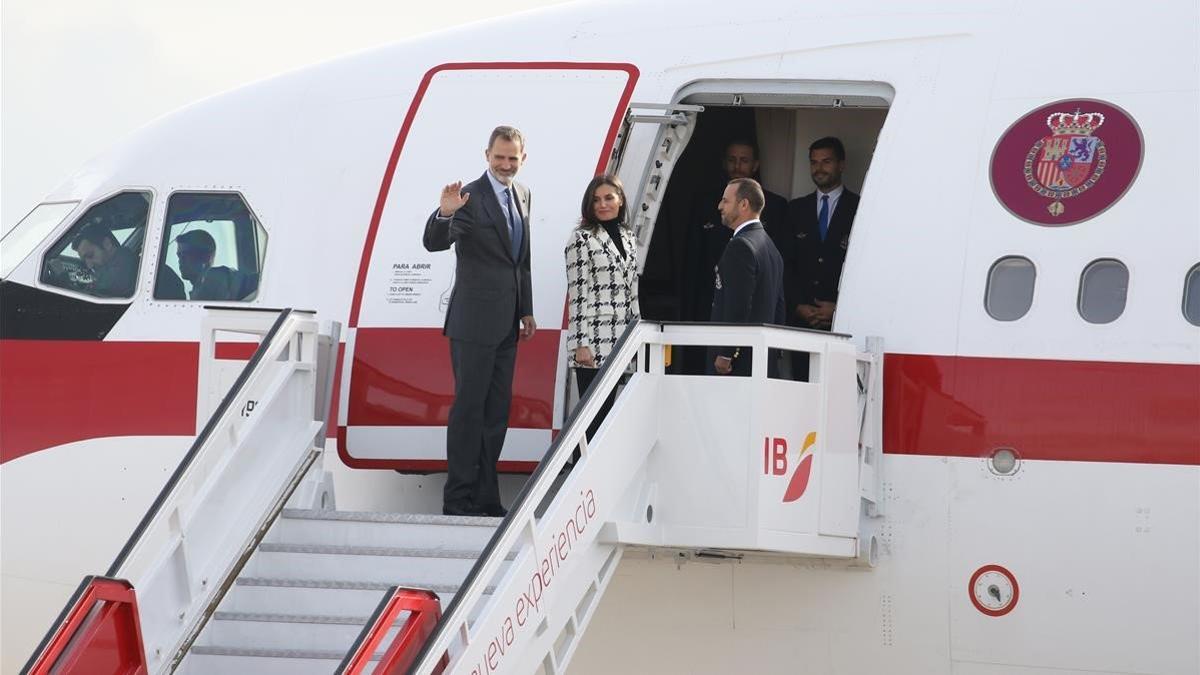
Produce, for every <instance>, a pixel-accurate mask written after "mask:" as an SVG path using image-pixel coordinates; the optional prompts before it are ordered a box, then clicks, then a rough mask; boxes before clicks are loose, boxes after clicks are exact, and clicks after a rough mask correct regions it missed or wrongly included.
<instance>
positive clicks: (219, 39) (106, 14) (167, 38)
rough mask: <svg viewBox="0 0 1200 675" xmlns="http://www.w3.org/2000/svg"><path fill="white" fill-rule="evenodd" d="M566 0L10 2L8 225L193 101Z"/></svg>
mask: <svg viewBox="0 0 1200 675" xmlns="http://www.w3.org/2000/svg"><path fill="white" fill-rule="evenodd" d="M564 1H565V0H506V2H503V3H497V2H494V1H493V2H485V1H484V0H454V2H453V3H449V2H412V1H408V2H406V1H405V0H343V2H340V3H332V2H328V1H320V2H318V1H317V0H207V1H206V2H181V1H179V0H100V1H99V2H97V1H94V0H93V1H88V0H3V2H2V3H0V228H2V229H3V230H4V231H7V230H8V228H10V227H12V226H13V225H15V224H16V222H17V221H18V220H20V218H21V217H22V216H24V215H25V213H27V212H28V211H29V209H31V208H32V207H33V206H34V205H35V204H37V203H38V202H39V201H40V200H41V199H42V197H44V196H45V195H46V194H47V193H48V192H49V191H50V190H52V189H53V188H54V187H55V186H57V185H58V184H59V183H60V182H62V181H63V180H64V179H66V178H67V176H69V175H70V174H71V173H72V172H73V171H74V170H75V169H76V168H77V167H78V166H79V165H80V164H82V163H83V162H84V161H86V160H87V159H88V158H90V157H92V156H93V155H96V154H98V153H100V152H102V151H103V150H105V149H106V148H108V147H110V146H112V145H113V144H114V143H116V142H118V141H120V140H121V139H122V138H123V137H124V136H126V135H127V134H129V133H130V132H132V131H134V130H136V129H137V128H138V127H140V126H142V125H144V124H146V123H147V122H149V121H151V120H153V119H155V118H156V117H159V116H161V115H163V114H165V113H168V112H170V111H172V110H175V109H176V108H179V107H182V106H184V105H186V104H188V103H190V102H192V101H195V100H197V99H200V98H204V97H206V96H210V95H212V94H216V93H219V92H222V91H225V90H227V89H232V88H234V87H237V86H239V85H242V84H246V83H248V82H253V81H255V80H259V79H262V78H265V77H270V76H272V75H275V74H278V73H282V72H286V71H289V70H293V69H296V68H300V67H303V66H306V65H310V64H313V63H319V62H321V61H325V60H328V59H331V58H334V57H337V56H341V55H343V54H350V53H353V52H357V51H361V50H363V49H369V48H371V47H376V46H379V45H383V44H387V43H389V42H393V41H395V40H401V39H404V38H406V37H410V36H413V35H420V34H422V33H427V32H429V31H434V30H439V29H442V28H447V27H450V26H454V25H458V24H462V23H468V22H471V21H477V20H480V19H486V18H490V17H494V16H500V15H504V14H511V13H514V12H518V11H522V10H526V9H531V8H535V7H541V6H546V5H554V4H561V3H562V2H564ZM451 5H452V9H450V7H451Z"/></svg>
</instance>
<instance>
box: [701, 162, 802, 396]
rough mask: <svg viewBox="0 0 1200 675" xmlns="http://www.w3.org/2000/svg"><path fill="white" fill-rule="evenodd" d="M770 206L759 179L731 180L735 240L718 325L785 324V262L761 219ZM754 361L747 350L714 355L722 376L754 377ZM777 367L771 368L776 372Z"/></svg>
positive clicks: (730, 221) (728, 196)
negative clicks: (751, 374)
mask: <svg viewBox="0 0 1200 675" xmlns="http://www.w3.org/2000/svg"><path fill="white" fill-rule="evenodd" d="M765 202H766V197H765V196H764V195H763V189H762V186H760V185H759V184H758V181H756V180H754V179H753V178H735V179H733V180H731V181H729V184H728V185H726V186H725V193H724V194H722V195H721V202H720V205H719V206H718V208H719V209H720V211H721V224H722V225H724V226H725V227H727V228H729V229H730V230H732V231H733V236H731V237H730V239H729V243H728V244H727V245H726V246H725V252H724V253H722V254H721V260H720V262H718V263H717V273H716V275H715V277H714V280H713V304H712V314H711V320H712V321H713V322H715V323H746V324H758V323H775V324H780V325H782V324H783V322H784V313H785V312H784V301H783V258H782V257H780V255H779V251H778V250H776V248H775V244H774V243H772V242H771V237H770V236H769V235H768V234H767V231H766V230H765V229H764V228H763V224H762V221H761V220H759V215H760V214H761V213H762V210H763V205H764V203H765ZM748 357H750V350H749V349H747V348H746V347H737V348H734V347H721V348H718V349H714V350H713V352H712V367H713V370H714V371H715V372H716V373H717V374H718V375H729V374H733V375H749V374H750V358H748ZM774 365H775V364H773V363H772V364H769V367H768V371H769V372H771V373H772V374H774V372H775V368H774Z"/></svg>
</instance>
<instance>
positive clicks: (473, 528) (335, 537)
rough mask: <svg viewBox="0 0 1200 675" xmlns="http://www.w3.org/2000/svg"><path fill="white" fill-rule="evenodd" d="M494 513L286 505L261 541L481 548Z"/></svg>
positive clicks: (491, 527) (489, 535)
mask: <svg viewBox="0 0 1200 675" xmlns="http://www.w3.org/2000/svg"><path fill="white" fill-rule="evenodd" d="M499 524H500V519H499V518H472V517H465V516H441V515H434V514H412V513H368V512H352V511H301V510H292V509H285V510H284V511H283V513H282V515H281V516H280V518H279V519H278V520H277V521H276V522H275V524H274V526H272V528H271V530H270V532H268V533H267V536H266V538H265V540H264V541H265V543H270V544H317V545H324V546H356V547H365V548H400V549H425V548H442V549H445V550H455V551H482V550H483V549H484V547H486V546H487V543H488V541H489V540H490V539H491V538H492V533H493V532H494V531H495V529H496V527H497V526H499Z"/></svg>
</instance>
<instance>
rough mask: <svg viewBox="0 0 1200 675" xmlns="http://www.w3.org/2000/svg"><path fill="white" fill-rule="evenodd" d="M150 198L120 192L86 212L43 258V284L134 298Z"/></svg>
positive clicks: (101, 294) (148, 195) (145, 195)
mask: <svg viewBox="0 0 1200 675" xmlns="http://www.w3.org/2000/svg"><path fill="white" fill-rule="evenodd" d="M150 199H151V196H150V193H149V192H122V193H120V194H118V195H116V196H113V197H109V198H108V199H106V200H104V201H102V202H100V203H99V204H96V205H95V206H93V207H92V208H90V209H88V210H87V211H86V212H84V214H83V215H82V216H81V217H80V218H79V220H77V221H75V224H74V225H72V226H71V229H70V230H67V232H66V234H64V235H63V236H62V237H60V238H59V240H58V241H56V242H55V243H54V245H53V246H51V247H50V250H49V251H47V252H46V255H45V257H43V258H42V272H41V280H42V283H44V284H49V285H51V286H57V287H59V288H65V289H67V290H71V291H77V292H79V293H86V294H88V295H94V296H96V297H99V298H129V297H132V296H133V291H134V289H135V288H136V286H137V274H138V266H139V265H140V263H141V260H142V245H143V244H144V243H145V241H146V215H147V213H148V212H149V211H150Z"/></svg>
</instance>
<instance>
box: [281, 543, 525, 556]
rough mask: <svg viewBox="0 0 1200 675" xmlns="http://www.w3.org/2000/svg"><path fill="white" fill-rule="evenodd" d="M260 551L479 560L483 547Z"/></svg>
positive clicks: (309, 546)
mask: <svg viewBox="0 0 1200 675" xmlns="http://www.w3.org/2000/svg"><path fill="white" fill-rule="evenodd" d="M258 550H259V551H266V552H268V553H320V554H324V555H364V556H367V555H373V556H389V557H396V558H450V559H465V560H472V561H473V560H477V559H478V558H479V556H480V555H482V554H483V549H459V548H442V547H440V546H433V547H423V548H414V547H396V546H342V545H336V544H286V543H270V542H263V543H262V544H260V545H259V547H258ZM516 555H517V554H516V552H515V551H513V552H510V553H509V554H508V556H507V557H506V558H505V560H512V559H514V558H516Z"/></svg>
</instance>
